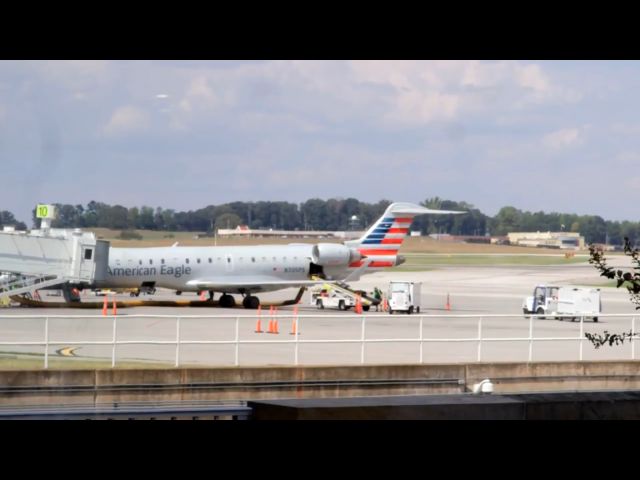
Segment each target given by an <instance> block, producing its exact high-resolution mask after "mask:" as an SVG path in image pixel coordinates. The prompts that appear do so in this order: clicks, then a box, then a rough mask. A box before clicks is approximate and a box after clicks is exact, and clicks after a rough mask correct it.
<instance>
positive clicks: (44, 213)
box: [36, 205, 54, 218]
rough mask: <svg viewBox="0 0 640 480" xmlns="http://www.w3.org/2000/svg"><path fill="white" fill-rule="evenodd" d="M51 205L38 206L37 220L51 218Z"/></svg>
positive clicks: (52, 210)
mask: <svg viewBox="0 0 640 480" xmlns="http://www.w3.org/2000/svg"><path fill="white" fill-rule="evenodd" d="M53 212H54V207H53V205H38V206H37V207H36V217H37V218H53Z"/></svg>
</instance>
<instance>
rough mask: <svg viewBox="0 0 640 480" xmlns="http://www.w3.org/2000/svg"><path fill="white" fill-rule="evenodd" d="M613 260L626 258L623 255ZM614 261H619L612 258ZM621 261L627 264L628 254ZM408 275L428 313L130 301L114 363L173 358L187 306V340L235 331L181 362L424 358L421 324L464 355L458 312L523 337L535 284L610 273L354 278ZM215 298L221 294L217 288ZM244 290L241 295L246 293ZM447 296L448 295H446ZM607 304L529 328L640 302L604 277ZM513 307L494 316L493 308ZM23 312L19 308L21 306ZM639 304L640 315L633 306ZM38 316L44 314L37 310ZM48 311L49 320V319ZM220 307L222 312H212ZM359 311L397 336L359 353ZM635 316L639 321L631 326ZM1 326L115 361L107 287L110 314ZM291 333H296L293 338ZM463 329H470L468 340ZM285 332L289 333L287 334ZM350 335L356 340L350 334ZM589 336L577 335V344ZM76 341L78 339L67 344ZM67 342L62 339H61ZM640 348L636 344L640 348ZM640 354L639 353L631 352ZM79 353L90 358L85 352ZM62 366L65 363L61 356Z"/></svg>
mask: <svg viewBox="0 0 640 480" xmlns="http://www.w3.org/2000/svg"><path fill="white" fill-rule="evenodd" d="M617 261H618V262H626V259H624V258H622V259H619V260H617ZM610 264H613V265H615V262H613V263H612V262H610ZM625 265H627V264H626V263H625ZM391 280H395V281H397V280H408V281H414V282H415V281H418V282H422V298H421V303H422V308H421V314H424V315H427V316H422V315H411V316H410V315H406V314H394V315H389V314H388V313H385V312H375V311H369V312H365V314H364V315H354V314H353V311H347V312H341V311H338V310H329V309H325V310H318V309H317V308H316V307H315V306H313V305H310V304H309V298H310V294H309V292H305V294H304V295H303V297H302V300H301V302H300V304H298V305H297V306H296V307H295V308H297V313H298V317H297V323H296V329H297V333H298V335H291V334H290V332H291V330H292V327H293V325H292V320H293V312H294V307H293V306H286V307H282V308H279V309H278V314H277V316H274V317H273V319H275V318H276V317H277V318H278V324H279V325H278V326H279V333H278V334H268V333H256V332H255V330H256V323H257V319H258V316H257V312H256V311H252V310H245V309H243V308H235V309H224V308H220V307H204V308H203V307H198V308H193V307H132V308H120V309H118V311H117V322H116V329H115V335H116V337H117V339H118V341H119V342H131V343H127V344H123V345H118V346H117V348H116V366H117V365H118V363H120V364H121V365H123V366H126V363H127V362H143V363H145V364H147V363H148V364H149V366H154V365H157V366H162V367H166V366H172V365H173V364H174V362H175V358H176V353H177V349H176V345H175V343H172V342H175V340H176V336H177V335H178V325H177V320H176V319H177V317H180V326H179V336H180V340H181V341H190V342H200V341H208V340H209V341H211V340H215V341H225V342H228V343H225V344H219V345H211V344H196V343H194V344H190V345H181V346H180V347H179V349H178V350H179V352H178V354H179V359H180V364H181V365H184V366H195V367H206V366H234V365H236V361H237V364H238V365H242V366H253V365H255V366H268V365H292V364H294V362H295V359H296V350H297V363H298V364H301V365H355V364H359V363H360V362H361V360H363V359H364V363H366V364H403V363H409V364H413V363H418V362H419V359H420V343H419V342H417V341H408V340H417V339H419V338H420V326H421V325H422V338H423V339H424V340H426V341H425V342H424V343H423V345H422V361H423V363H466V362H475V361H477V359H478V350H479V346H478V342H477V341H476V340H475V338H476V337H477V336H478V329H479V325H478V323H479V319H478V318H469V317H467V318H464V317H463V318H460V317H459V316H460V315H480V316H482V325H481V329H482V335H483V337H485V338H486V337H491V338H497V339H499V338H513V337H517V338H526V337H528V335H529V328H530V321H529V320H528V319H526V318H524V316H523V314H522V301H523V299H524V298H525V297H526V296H529V295H532V292H533V289H534V287H535V286H536V285H539V284H557V285H575V286H590V287H594V288H595V287H596V286H597V285H601V284H603V279H602V277H600V276H599V273H598V272H597V270H596V269H595V268H594V267H593V266H591V265H588V264H586V263H585V264H571V265H562V266H526V265H525V266H523V265H518V266H473V267H467V266H455V267H454V266H439V267H437V269H435V270H429V271H415V272H386V271H385V272H377V273H374V274H370V275H365V276H363V277H362V279H361V281H358V282H351V283H350V285H351V286H352V287H354V288H358V289H363V290H366V291H372V290H373V288H374V286H377V287H379V288H380V289H381V290H382V291H383V292H386V290H387V286H388V283H389V281H391ZM297 292H298V290H297V289H287V290H282V291H279V292H273V293H267V294H262V295H261V296H260V299H261V300H262V301H265V302H271V301H282V300H287V299H292V298H294V297H295V296H296V294H297ZM41 296H42V299H43V300H46V301H56V300H58V301H59V300H60V298H59V297H57V298H56V297H52V296H47V295H46V292H41ZM128 298H129V297H128V295H124V294H123V295H118V300H127V299H128ZM145 298H148V299H153V300H171V299H175V300H193V301H197V300H198V298H197V296H196V295H195V294H194V293H187V292H185V293H184V294H182V295H181V296H176V295H175V294H174V293H173V292H171V291H164V290H162V289H159V290H158V292H157V293H156V294H155V295H152V296H145V295H141V297H140V299H142V300H144V299H145ZM216 298H217V296H216ZM239 298H240V296H237V297H236V300H239ZM447 298H448V299H449V305H448V307H447ZM601 298H602V310H603V311H602V313H603V314H604V315H606V314H611V313H619V314H624V315H625V316H624V317H620V318H619V317H616V318H607V317H606V316H600V319H599V322H598V323H593V322H592V321H590V320H589V321H585V323H584V325H582V327H581V325H580V322H574V323H572V322H569V321H560V320H556V319H552V318H546V319H535V320H534V321H533V336H534V337H544V338H557V337H574V338H575V337H579V336H581V330H580V329H581V328H583V332H582V333H584V332H590V333H601V334H602V333H603V332H604V331H605V330H607V331H609V332H619V333H620V332H623V331H629V330H630V328H631V321H632V318H633V316H634V315H637V314H638V312H637V311H636V310H635V305H634V304H633V303H632V302H631V301H630V300H629V295H628V293H627V292H626V290H624V289H616V288H612V287H603V288H601ZM102 300H103V298H102V297H95V296H94V295H92V294H91V293H90V292H85V294H83V301H97V302H102ZM496 314H501V315H505V314H507V315H510V316H509V317H492V315H496ZM16 316H17V318H16ZM638 316H640V315H638ZM36 317H39V318H36ZM44 317H48V332H45V320H44ZM212 317H215V318H212ZM270 318H271V317H270V315H269V312H268V309H264V310H263V311H262V312H261V316H260V319H261V327H262V330H266V329H267V327H268V323H269V320H270ZM363 318H366V322H365V326H364V329H365V336H366V338H367V339H397V340H398V341H395V342H393V343H372V344H367V345H366V347H365V349H364V355H363V350H362V345H361V343H360V339H361V338H362V334H363ZM638 328H640V325H637V326H636V329H638ZM0 333H1V340H0V341H2V342H25V341H31V342H42V341H44V338H45V336H48V340H49V342H53V343H55V345H50V346H49V351H48V354H49V358H50V359H54V358H55V359H59V360H63V359H64V361H65V362H66V363H65V365H67V366H68V367H72V368H73V365H74V363H75V364H79V363H78V362H83V361H84V362H86V361H92V362H95V364H96V366H98V367H104V368H109V367H110V366H111V356H112V354H113V346H112V345H110V344H109V343H110V342H111V341H112V339H113V336H114V322H113V315H112V307H111V299H110V303H109V314H108V316H106V317H104V316H102V315H101V312H100V310H95V311H86V310H82V311H79V310H77V309H68V308H61V309H60V308H55V309H49V308H25V307H17V306H14V307H10V308H3V309H0ZM236 335H237V337H238V338H239V340H241V341H252V342H260V343H252V344H244V345H240V347H239V348H238V350H237V351H236V346H235V343H234V342H235V338H236ZM444 338H448V339H453V340H456V341H454V342H447V343H445V342H436V341H434V340H437V339H444ZM296 339H297V340H298V345H295V341H296ZM462 339H467V340H464V341H463V340H462ZM309 340H340V341H342V343H334V344H327V343H301V342H303V341H309ZM86 341H100V342H105V344H104V345H75V344H74V342H86ZM143 341H160V342H166V343H164V344H159V345H158V344H156V345H152V344H143V343H140V342H143ZM283 341H287V342H288V343H281V342H283ZM348 341H349V342H348ZM580 343H582V345H580ZM69 344H71V345H69ZM65 347H67V349H66V350H64V348H65ZM529 348H530V345H529V342H528V341H523V340H520V341H508V342H507V341H491V342H483V344H482V346H481V348H480V349H481V360H482V361H483V362H485V361H486V362H489V361H491V362H520V361H527V359H528V356H529ZM531 348H532V360H533V361H574V360H578V355H579V352H580V350H582V355H583V359H584V360H614V359H615V360H627V359H631V356H632V350H631V345H630V344H629V343H628V342H627V343H625V344H623V345H619V346H612V347H602V348H600V349H595V348H594V347H593V346H592V345H591V344H590V343H589V342H588V341H586V340H584V341H582V342H578V341H577V340H575V339H573V340H549V341H536V342H534V344H533V346H532V347H531ZM43 351H44V347H43V346H36V345H31V346H14V345H11V346H9V345H0V368H2V367H1V365H2V362H1V360H2V359H3V358H5V359H12V358H13V359H18V358H26V357H29V358H40V359H43ZM639 354H640V353H639ZM639 354H635V357H636V358H637V356H638V355H639ZM83 365H84V363H83ZM65 368H67V367H65Z"/></svg>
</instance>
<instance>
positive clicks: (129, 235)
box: [118, 230, 142, 240]
mask: <svg viewBox="0 0 640 480" xmlns="http://www.w3.org/2000/svg"><path fill="white" fill-rule="evenodd" d="M118 238H119V239H120V240H142V235H140V234H139V233H138V232H136V231H135V230H122V231H121V232H120V235H118Z"/></svg>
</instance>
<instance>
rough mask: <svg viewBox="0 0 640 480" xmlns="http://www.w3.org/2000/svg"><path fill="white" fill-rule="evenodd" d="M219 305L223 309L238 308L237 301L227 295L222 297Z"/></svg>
mask: <svg viewBox="0 0 640 480" xmlns="http://www.w3.org/2000/svg"><path fill="white" fill-rule="evenodd" d="M218 303H219V305H220V306H221V307H222V308H233V307H235V306H236V299H235V298H233V297H232V296H231V295H228V294H226V293H225V294H224V295H222V296H221V297H220V300H218Z"/></svg>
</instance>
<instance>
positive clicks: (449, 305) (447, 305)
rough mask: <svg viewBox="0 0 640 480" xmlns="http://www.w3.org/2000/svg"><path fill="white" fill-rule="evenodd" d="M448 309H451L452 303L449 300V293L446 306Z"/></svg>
mask: <svg viewBox="0 0 640 480" xmlns="http://www.w3.org/2000/svg"><path fill="white" fill-rule="evenodd" d="M444 308H446V309H447V310H451V303H450V302H449V294H448V293H447V304H446V305H445V306H444Z"/></svg>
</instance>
